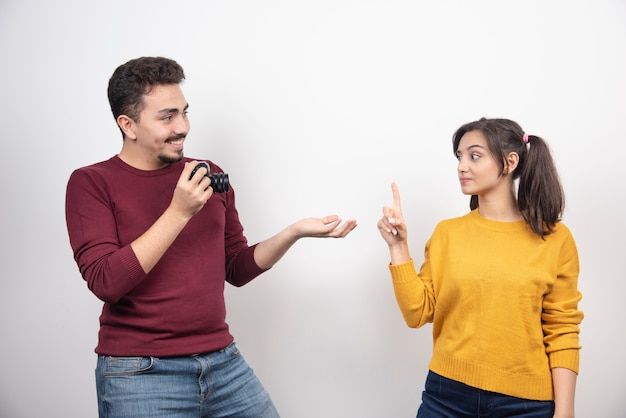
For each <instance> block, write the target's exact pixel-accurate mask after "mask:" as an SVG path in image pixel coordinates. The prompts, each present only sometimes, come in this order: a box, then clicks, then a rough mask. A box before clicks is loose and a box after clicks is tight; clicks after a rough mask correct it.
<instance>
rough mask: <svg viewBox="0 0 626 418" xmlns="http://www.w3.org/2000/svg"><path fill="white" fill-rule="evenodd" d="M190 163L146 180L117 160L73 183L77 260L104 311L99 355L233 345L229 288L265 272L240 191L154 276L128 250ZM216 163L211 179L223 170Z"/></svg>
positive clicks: (217, 204) (216, 202)
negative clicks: (242, 214)
mask: <svg viewBox="0 0 626 418" xmlns="http://www.w3.org/2000/svg"><path fill="white" fill-rule="evenodd" d="M190 160H191V159H190V158H184V159H183V160H182V161H179V162H177V163H174V164H170V165H169V166H167V167H165V168H163V169H159V170H153V171H142V170H138V169H135V168H133V167H131V166H129V165H127V164H126V163H124V162H123V161H122V160H121V159H120V158H119V157H117V156H115V157H112V158H111V159H109V160H107V161H103V162H100V163H97V164H94V165H91V166H88V167H83V168H80V169H78V170H76V171H74V172H73V173H72V175H71V176H70V179H69V181H68V184H67V191H66V221H67V229H68V233H69V239H70V244H71V246H72V249H73V251H74V259H75V260H76V263H77V264H78V268H79V270H80V273H81V275H82V276H83V278H84V279H85V281H86V282H87V285H88V287H89V289H91V291H92V292H93V293H94V294H95V295H96V296H97V297H98V298H100V299H101V300H102V301H103V302H104V306H103V309H102V315H101V316H100V332H99V334H98V346H97V347H96V349H95V351H96V353H98V354H103V355H113V356H157V357H167V356H177V355H188V354H194V353H202V352H207V351H214V350H218V349H221V348H224V347H225V346H227V345H228V344H230V343H231V342H232V341H233V337H232V335H231V334H230V332H229V330H228V325H227V324H226V321H225V319H226V308H225V302H224V285H225V281H228V282H229V283H231V284H233V285H235V286H242V285H244V284H246V283H247V282H249V281H250V280H252V279H253V278H255V277H256V276H258V275H259V274H261V273H262V272H263V270H262V269H261V268H259V267H258V266H257V265H256V263H255V262H254V258H253V252H254V246H248V243H247V240H246V237H245V236H244V235H243V227H242V225H241V223H240V222H239V215H238V214H237V209H236V208H235V195H234V192H233V190H232V188H231V189H230V191H229V192H227V193H220V194H217V193H216V194H214V195H213V196H211V198H210V199H209V201H208V202H207V204H206V205H205V206H204V207H203V208H202V210H201V211H200V212H198V213H197V214H196V215H195V216H194V217H193V218H191V220H190V221H189V223H188V224H187V225H186V226H185V228H184V229H183V230H182V231H181V233H180V234H179V236H178V237H177V238H176V240H175V241H174V242H173V243H172V245H171V247H170V248H169V249H168V250H167V251H166V252H165V254H164V255H163V257H162V258H161V260H160V261H159V262H158V263H157V265H156V266H155V267H154V268H153V269H152V271H150V273H148V274H145V273H144V271H143V269H142V268H141V266H140V265H139V261H138V260H137V257H136V256H135V253H134V252H133V250H132V249H131V247H130V243H131V242H132V241H134V240H135V239H136V238H137V237H139V236H140V235H142V234H143V233H144V232H145V231H146V230H147V229H148V228H149V227H150V226H151V225H152V224H153V223H154V222H155V221H156V220H157V218H158V217H159V216H161V214H163V212H164V211H165V209H166V208H167V207H168V206H169V204H170V202H171V199H172V195H173V192H174V188H175V186H176V183H177V181H178V178H179V177H180V173H181V172H182V170H183V166H184V162H185V161H190ZM209 164H210V167H211V172H218V171H222V170H221V169H220V168H219V167H218V166H216V165H214V164H213V163H211V162H209Z"/></svg>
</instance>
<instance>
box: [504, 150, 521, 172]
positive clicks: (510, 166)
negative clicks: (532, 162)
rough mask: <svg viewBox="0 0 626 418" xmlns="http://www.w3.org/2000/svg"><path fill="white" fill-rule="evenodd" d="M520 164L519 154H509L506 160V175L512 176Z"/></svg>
mask: <svg viewBox="0 0 626 418" xmlns="http://www.w3.org/2000/svg"><path fill="white" fill-rule="evenodd" d="M518 164H519V154H518V153H517V152H509V154H508V155H507V156H506V158H505V159H504V174H510V173H512V172H513V171H515V169H516V168H517V165H518Z"/></svg>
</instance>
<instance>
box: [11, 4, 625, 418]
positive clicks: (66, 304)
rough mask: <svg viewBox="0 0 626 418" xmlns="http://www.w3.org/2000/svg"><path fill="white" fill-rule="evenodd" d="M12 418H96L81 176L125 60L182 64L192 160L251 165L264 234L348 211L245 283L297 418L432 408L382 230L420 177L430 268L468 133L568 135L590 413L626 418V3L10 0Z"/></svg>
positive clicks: (111, 128) (114, 147)
mask: <svg viewBox="0 0 626 418" xmlns="http://www.w3.org/2000/svg"><path fill="white" fill-rule="evenodd" d="M0 54H1V57H2V64H1V65H0V95H1V97H2V99H1V100H0V109H1V112H0V115H1V116H2V137H1V138H2V148H3V155H4V161H3V163H2V164H1V165H0V170H1V174H2V179H3V181H2V182H1V183H0V188H1V189H0V191H1V192H2V205H1V211H2V212H1V214H2V221H1V222H2V224H1V225H2V230H1V231H2V241H3V251H2V256H1V257H2V258H1V262H2V266H3V268H2V273H1V275H2V278H1V284H0V300H1V303H0V326H1V329H0V335H1V337H0V354H1V355H0V371H1V372H0V416H2V417H11V418H19V417H26V418H30V417H35V416H53V417H64V418H71V417H80V418H83V417H90V416H96V410H97V408H96V397H95V384H94V378H93V369H94V366H95V355H94V353H93V348H94V346H95V343H96V333H97V330H98V315H99V310H100V307H101V304H100V302H99V301H98V300H97V299H96V298H95V297H94V296H93V295H92V294H91V293H90V292H89V291H88V290H87V288H86V286H85V284H84V282H83V280H82V279H81V277H80V275H79V273H78V270H77V268H76V266H75V264H74V261H73V259H72V254H71V251H70V247H69V243H68V239H67V234H66V231H65V220H64V194H65V184H66V181H67V178H68V176H69V174H70V172H71V171H72V170H73V169H74V168H76V167H79V166H82V165H86V164H90V163H93V162H96V161H100V160H103V159H106V158H108V157H110V156H112V155H113V154H115V153H117V152H118V151H119V149H120V146H121V139H120V136H119V132H118V130H117V127H116V126H115V124H114V121H113V118H112V116H111V114H110V110H109V108H108V103H107V99H106V84H107V81H108V78H109V76H110V75H111V73H112V71H113V70H114V68H115V67H116V66H117V65H119V64H121V63H123V62H125V61H127V60H128V59H131V58H135V57H137V56H141V55H163V56H169V57H172V58H174V59H176V60H177V61H179V62H180V63H181V64H182V65H183V66H184V68H185V70H186V73H187V78H188V80H187V82H186V83H185V85H184V87H183V88H184V92H185V94H186V97H187V100H188V101H189V102H190V104H191V108H190V118H191V121H192V131H191V135H190V136H189V138H188V142H187V147H186V155H188V156H192V157H196V158H207V159H212V160H214V161H215V162H217V163H218V164H220V165H221V166H222V167H223V168H224V169H225V170H226V171H228V172H229V173H230V176H231V181H232V183H233V184H234V187H235V189H236V190H237V193H238V204H239V210H240V214H241V217H242V220H243V222H244V224H245V226H246V233H247V235H248V238H249V240H250V241H252V242H256V241H258V240H261V239H264V238H266V237H268V236H270V235H271V234H274V233H275V232H277V231H279V230H280V229H282V228H283V227H285V226H286V225H287V224H289V223H291V222H293V221H295V220H297V219H299V218H301V217H305V216H324V215H327V214H330V213H338V214H339V215H340V216H342V217H344V218H356V219H357V220H358V221H359V227H358V228H357V229H356V230H355V231H354V232H353V234H352V235H351V236H349V237H348V238H346V239H345V240H326V241H323V240H308V241H302V242H300V243H298V244H297V246H296V247H294V248H293V249H292V251H291V252H290V253H289V254H288V255H287V256H286V257H285V258H284V259H283V260H282V261H281V262H280V264H279V265H277V266H276V267H275V268H274V269H273V270H271V271H269V272H268V273H266V274H265V275H264V276H262V277H260V278H259V279H258V280H257V281H255V282H253V283H251V284H249V285H248V286H247V287H245V288H242V289H232V288H229V289H228V291H227V295H226V296H227V300H228V308H229V316H228V319H229V323H230V324H231V327H232V330H233V332H234V334H235V336H236V338H237V341H238V343H239V345H240V347H241V348H242V350H243V352H244V355H245V356H246V358H247V359H248V361H249V362H250V363H251V364H252V366H253V367H254V368H255V370H256V371H257V373H258V374H259V376H260V377H261V379H262V380H263V382H264V383H265V385H266V386H267V388H268V390H269V391H270V393H271V394H272V397H273V399H274V401H275V403H276V404H277V406H278V408H279V409H280V410H281V411H282V413H283V416H284V417H285V418H294V417H295V418H309V417H311V418H319V417H325V418H326V417H328V418H335V417H337V418H345V417H372V418H389V417H411V416H415V411H416V409H417V406H418V404H419V396H420V391H421V389H422V385H423V380H424V377H425V374H426V368H427V362H428V359H429V356H430V328H429V327H426V328H425V329H420V330H413V329H409V328H407V327H406V326H405V325H404V323H403V321H402V318H401V316H400V313H399V311H398V309H397V307H396V305H395V300H394V297H393V293H392V289H391V284H390V279H389V275H388V271H387V267H386V263H387V261H388V255H387V250H386V246H385V244H384V243H383V241H382V240H381V239H380V237H379V235H378V231H377V229H376V221H377V219H378V217H379V216H380V214H381V208H382V206H383V205H386V204H389V203H390V202H391V192H390V188H389V184H390V183H391V182H392V181H397V182H398V183H399V185H400V188H401V192H402V197H403V204H404V210H405V213H406V217H407V222H408V223H409V225H410V226H411V236H410V240H411V244H412V248H413V254H414V256H415V257H416V258H420V257H421V251H422V249H423V245H424V242H425V240H426V239H427V237H428V236H429V235H430V232H431V231H432V228H433V227H434V225H435V223H436V222H437V221H438V220H439V219H442V218H446V217H451V216H456V215H460V214H463V213H465V212H466V211H467V198H466V197H464V196H462V195H461V193H460V191H459V187H458V184H457V181H456V173H455V160H454V158H453V157H452V151H451V146H450V138H451V135H452V133H453V131H454V130H455V129H456V128H457V127H458V126H459V125H461V124H462V123H465V122H468V121H470V120H474V119H477V118H479V117H481V116H489V117H496V116H498V117H500V116H502V117H509V118H512V119H515V120H517V121H518V122H519V123H520V124H521V125H522V126H523V127H524V128H525V129H526V131H527V132H529V133H532V134H537V135H541V136H544V137H545V138H546V139H547V140H548V141H549V142H550V144H551V146H552V148H553V151H554V156H555V159H556V161H557V164H558V166H559V169H560V172H561V175H562V180H563V183H564V186H565V188H566V192H567V198H568V205H569V206H568V208H567V210H566V213H565V222H566V223H567V224H568V226H570V228H571V229H572V231H573V232H574V234H575V237H576V239H577V242H578V245H579V252H580V257H581V267H582V272H581V276H580V288H581V290H582V292H583V293H584V299H583V301H582V304H581V307H582V309H584V311H585V313H586V318H585V321H584V323H583V327H582V335H581V339H582V344H583V346H584V348H583V350H582V368H581V374H580V377H579V380H578V394H577V404H578V416H580V417H593V418H603V417H606V418H615V417H617V416H624V411H626V400H625V398H624V387H626V360H625V359H624V353H625V352H626V335H625V334H626V332H625V328H624V322H623V321H624V311H623V298H624V294H626V282H625V280H624V279H625V273H624V267H623V265H624V263H623V260H624V249H625V248H626V247H625V245H624V235H625V234H626V225H625V221H624V213H625V212H626V205H625V203H624V199H623V197H622V193H623V190H624V179H625V170H624V168H625V167H624V156H626V145H625V139H624V129H623V125H624V121H625V120H626V105H624V100H625V99H624V97H626V81H625V77H624V74H626V2H624V1H617V0H615V1H609V0H600V1H594V2H588V1H551V2H545V1H537V0H532V1H523V2H522V1H519V2H512V1H508V2H503V1H497V0H493V1H485V0H475V1H472V2H467V1H463V0H456V1H452V0H448V1H430V2H426V1H422V2H419V1H408V0H407V1H400V0H371V1H349V0H332V1H331V0H322V1H320V0H316V1H287V0H285V1H278V0H265V1H254V0H239V1H236V0H235V1H232V0H231V1H194V2H192V1H178V2H173V1H167V2H165V1H157V0H151V1H137V0H136V1H119V0H109V1H107V2H85V1H79V0H60V1H54V2H50V1H44V0H20V1H17V0H0Z"/></svg>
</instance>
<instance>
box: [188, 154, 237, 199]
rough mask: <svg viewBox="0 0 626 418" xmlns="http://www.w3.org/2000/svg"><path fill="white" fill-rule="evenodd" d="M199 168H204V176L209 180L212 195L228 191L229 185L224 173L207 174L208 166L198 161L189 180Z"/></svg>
mask: <svg viewBox="0 0 626 418" xmlns="http://www.w3.org/2000/svg"><path fill="white" fill-rule="evenodd" d="M200 167H204V168H206V174H205V176H207V177H208V178H210V179H211V187H212V188H213V192H214V193H225V192H227V191H228V190H229V189H230V183H229V181H228V174H226V173H212V174H211V173H209V164H208V163H206V162H205V161H200V162H199V163H198V165H196V166H195V167H194V169H193V171H192V172H191V175H190V176H189V180H191V178H192V177H193V175H194V174H196V171H198V169H199V168H200Z"/></svg>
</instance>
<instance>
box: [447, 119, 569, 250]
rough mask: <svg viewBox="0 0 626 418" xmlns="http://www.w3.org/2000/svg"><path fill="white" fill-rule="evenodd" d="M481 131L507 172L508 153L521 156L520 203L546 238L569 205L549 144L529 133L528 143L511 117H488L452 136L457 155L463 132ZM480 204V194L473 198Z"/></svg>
mask: <svg viewBox="0 0 626 418" xmlns="http://www.w3.org/2000/svg"><path fill="white" fill-rule="evenodd" d="M471 131H480V132H481V133H482V134H483V136H484V137H485V139H486V140H487V146H488V148H489V151H490V152H491V154H492V155H493V157H494V159H495V160H496V163H497V164H498V165H499V167H500V174H502V173H504V167H505V161H506V156H507V155H508V154H509V153H510V152H516V153H517V154H518V155H519V164H518V165H517V167H516V168H515V170H514V171H513V173H512V176H513V177H512V178H513V180H515V179H519V186H518V189H517V206H518V208H519V210H520V212H521V214H522V216H523V217H524V219H525V220H526V223H528V225H529V226H530V228H531V229H532V230H533V232H535V233H536V234H538V235H539V236H541V237H542V238H543V237H545V236H546V235H548V234H550V233H552V232H553V231H554V226H555V225H556V223H557V222H559V221H560V220H561V216H562V214H563V209H564V207H565V195H564V193H563V188H562V186H561V182H560V180H559V176H558V173H557V171H556V166H555V165H554V161H553V159H552V155H551V153H550V149H549V148H548V144H547V143H546V142H545V141H544V140H543V139H541V138H540V137H538V136H535V135H528V144H526V143H525V142H524V130H523V129H522V128H521V127H520V126H519V125H518V124H517V123H516V122H514V121H512V120H509V119H487V118H482V119H480V120H477V121H474V122H470V123H466V124H465V125H463V126H461V127H460V128H459V129H458V130H457V131H456V132H455V133H454V135H453V137H452V148H453V152H454V154H455V156H456V152H457V150H458V148H459V142H460V141H461V138H462V137H463V135H465V134H466V133H467V132H471ZM477 207H478V196H476V195H472V197H471V198H470V209H472V210H474V209H476V208H477Z"/></svg>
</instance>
